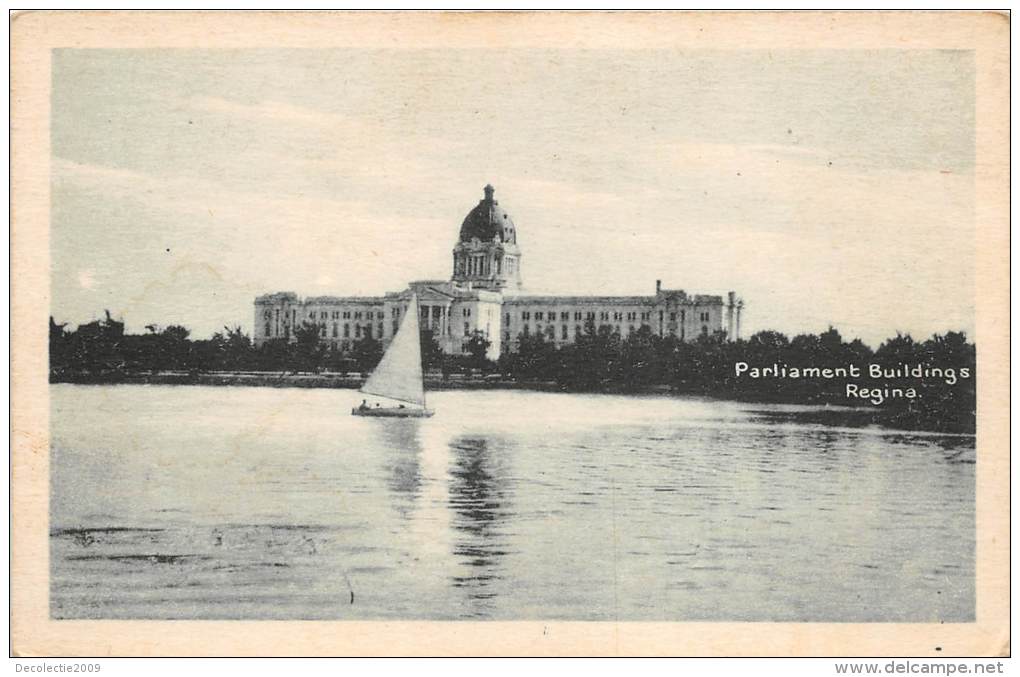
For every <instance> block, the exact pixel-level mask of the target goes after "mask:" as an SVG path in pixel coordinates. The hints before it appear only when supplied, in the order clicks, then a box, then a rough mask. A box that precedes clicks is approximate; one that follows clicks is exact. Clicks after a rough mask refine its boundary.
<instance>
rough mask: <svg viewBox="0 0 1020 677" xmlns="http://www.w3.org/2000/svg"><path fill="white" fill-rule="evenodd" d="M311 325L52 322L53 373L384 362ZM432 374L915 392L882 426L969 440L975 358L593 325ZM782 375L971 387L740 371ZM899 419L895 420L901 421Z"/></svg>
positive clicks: (483, 347) (905, 338) (474, 339)
mask: <svg viewBox="0 0 1020 677" xmlns="http://www.w3.org/2000/svg"><path fill="white" fill-rule="evenodd" d="M319 332H320V328H319V327H318V326H317V325H315V324H312V323H306V324H305V325H303V326H300V327H297V328H296V329H295V332H294V337H295V340H294V341H286V340H284V339H279V340H271V341H266V342H265V343H263V344H262V345H260V346H258V347H256V346H255V345H254V344H253V343H252V341H251V339H250V338H249V337H248V336H247V335H246V334H245V333H244V332H243V331H242V330H241V329H240V328H239V327H234V328H224V330H223V331H222V332H217V333H216V334H214V335H213V336H212V338H210V339H205V340H193V339H190V338H189V336H190V334H189V331H188V330H187V329H186V328H184V327H181V326H177V325H171V326H167V327H158V326H155V325H150V326H149V327H147V331H146V333H144V334H127V333H125V331H124V325H123V323H121V322H118V321H116V320H114V319H112V318H111V317H110V316H109V314H107V316H106V318H105V319H103V320H99V321H95V322H90V323H88V324H83V325H80V326H79V327H78V328H77V330H73V331H72V330H68V329H67V327H66V325H61V324H57V323H56V322H54V320H53V318H50V369H51V374H52V375H53V378H54V380H60V377H61V375H66V374H77V375H79V376H80V375H83V374H84V375H88V374H110V373H114V374H116V373H125V372H138V371H165V370H176V371H188V372H207V371H277V372H288V371H290V372H295V371H301V372H316V371H324V370H327V371H340V372H359V373H367V372H369V371H371V370H372V369H373V368H374V367H375V365H376V364H377V363H378V362H379V359H380V358H381V357H382V352H383V349H382V344H381V343H380V342H379V341H378V340H376V339H373V338H369V337H363V338H361V339H359V340H357V341H354V342H353V343H352V344H350V345H349V346H348V347H347V349H333V348H331V347H330V344H325V343H323V342H322V341H321V340H320V333H319ZM421 345H422V361H423V363H424V366H425V368H426V369H428V370H430V371H433V372H441V373H442V374H443V376H444V377H446V376H449V375H450V374H453V373H458V372H460V373H463V372H473V373H482V374H499V375H500V376H501V378H502V379H506V380H516V381H523V382H542V383H544V384H547V385H552V387H555V388H558V389H561V390H565V391H574V392H646V391H648V390H653V389H658V390H665V391H669V392H675V393H683V394H692V395H707V396H715V397H727V398H734V399H743V400H751V401H762V402H788V403H801V404H829V405H857V406H869V405H868V403H867V401H865V400H860V401H852V400H848V397H847V393H846V383H847V382H848V381H857V382H859V384H860V385H862V386H863V387H867V388H871V387H879V386H882V387H898V388H902V389H906V388H910V387H913V388H915V390H916V392H917V397H916V398H913V399H910V398H893V399H889V400H887V401H885V402H883V404H882V410H883V412H884V415H885V416H886V417H887V418H890V417H891V418H892V419H893V421H894V422H897V420H898V421H899V422H902V423H904V424H905V425H907V424H911V425H910V427H925V428H929V429H935V430H953V431H971V430H973V428H974V420H975V401H976V374H975V354H976V352H975V346H974V344H973V343H971V342H969V341H968V340H967V337H966V335H964V334H963V333H961V332H948V333H946V334H944V335H935V336H932V337H931V338H929V339H927V340H925V341H915V340H914V339H913V338H912V337H911V336H910V335H902V334H897V335H896V336H895V337H892V338H890V339H887V340H886V341H883V342H882V343H881V344H880V346H879V347H878V348H877V349H876V350H872V349H871V348H870V347H869V346H868V345H867V344H865V343H863V342H862V341H860V340H859V339H853V340H851V341H846V340H844V338H843V337H842V336H841V335H840V333H839V332H838V331H837V330H836V329H833V328H830V329H829V330H828V331H826V332H823V333H821V334H800V335H797V336H794V337H793V338H788V337H787V336H786V335H784V334H782V333H779V332H775V331H760V332H758V333H756V334H754V335H753V336H751V337H750V338H748V339H746V340H743V339H742V340H738V341H728V340H726V337H725V333H724V332H717V333H715V334H710V335H703V336H700V337H698V339H697V340H695V341H693V342H684V341H681V340H679V339H678V338H676V337H674V336H659V335H657V334H655V333H654V332H652V331H651V328H650V327H647V326H644V327H642V328H641V329H640V330H638V331H636V332H633V333H631V334H630V335H628V336H627V337H626V338H623V337H621V336H620V335H619V334H618V333H616V332H614V331H613V330H612V328H610V327H607V326H604V327H596V326H595V324H594V322H592V321H590V320H589V321H588V323H587V324H586V325H585V327H584V330H583V332H582V333H581V334H580V335H579V336H578V337H577V339H576V341H575V342H574V343H570V344H565V345H560V346H557V345H556V344H555V342H553V341H550V340H548V339H547V338H546V337H545V336H543V335H541V334H532V335H523V334H522V335H520V336H518V337H517V339H516V345H515V350H513V351H510V352H507V351H504V352H503V354H502V355H501V357H500V358H499V360H498V361H497V362H492V361H490V360H488V359H486V357H485V355H486V352H487V350H488V348H489V346H490V343H489V340H488V339H486V338H485V336H484V335H482V334H481V333H475V334H472V335H471V336H469V337H466V338H465V347H466V349H467V352H466V354H465V355H457V356H453V355H446V354H444V353H443V351H442V350H441V349H440V346H439V344H438V342H437V341H436V338H435V336H434V335H433V334H432V333H431V332H429V331H427V330H426V331H422V334H421ZM738 362H745V363H747V364H749V365H753V366H756V367H771V366H773V365H782V366H785V367H797V368H808V367H810V368H823V369H824V368H838V367H846V366H847V365H849V364H854V365H857V366H858V367H860V368H862V369H867V367H868V365H869V364H871V363H875V364H880V365H883V366H885V367H888V368H896V367H898V366H901V365H906V366H918V365H920V366H928V367H938V368H940V369H943V370H948V369H952V370H954V372H955V373H957V374H960V373H961V371H962V370H964V369H966V370H969V375H970V376H969V378H959V379H958V380H957V382H956V383H954V384H950V383H947V382H946V380H945V379H942V378H915V377H912V376H909V375H906V376H902V377H895V376H894V377H891V378H884V377H883V378H882V379H879V380H875V379H870V378H868V377H867V376H864V377H862V378H859V379H847V378H833V379H823V378H798V379H791V378H757V379H752V378H749V377H748V376H747V374H743V375H738V374H737V373H736V370H735V365H736V364H737V363H738ZM898 417H899V418H898Z"/></svg>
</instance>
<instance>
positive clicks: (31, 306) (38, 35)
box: [11, 11, 1009, 657]
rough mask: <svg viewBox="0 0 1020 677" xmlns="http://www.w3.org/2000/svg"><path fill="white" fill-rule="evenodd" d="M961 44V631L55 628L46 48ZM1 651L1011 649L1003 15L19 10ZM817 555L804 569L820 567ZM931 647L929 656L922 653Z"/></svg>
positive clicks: (885, 652) (630, 625)
mask: <svg viewBox="0 0 1020 677" xmlns="http://www.w3.org/2000/svg"><path fill="white" fill-rule="evenodd" d="M267 46H272V47H299V48H316V47H359V46H360V47H380V46H382V47H389V48H412V47H413V48H421V47H434V48H461V49H465V48H481V47H488V48H492V47H515V48H522V47H549V46H555V47H560V48H615V49H632V48H637V47H640V48H672V47H677V48H680V47H682V48H688V49H698V48H705V49H740V48H766V49H767V48H774V49H807V48H829V49H851V48H852V49H862V48H863V49H879V48H894V49H932V48H938V49H964V50H974V53H975V63H976V68H977V80H976V83H977V98H976V106H977V109H976V120H977V156H976V169H975V181H976V214H975V223H976V224H977V226H976V264H975V265H976V266H977V274H976V299H975V303H976V309H977V310H976V312H977V318H976V320H977V322H976V336H975V339H976V342H977V345H978V347H979V354H978V361H979V365H980V366H979V371H980V376H979V378H978V380H977V384H978V443H977V455H978V463H977V466H976V469H977V485H978V490H977V517H976V521H977V563H976V564H977V567H976V574H977V615H976V622H974V623H955V624H944V625H942V624H888V623H873V624H856V623H805V624H799V623H754V624H747V623H651V622H620V623H611V622H601V623H596V622H591V623H588V622H559V621H549V622H530V621H529V622H480V623H469V622H354V621H338V622H291V621H286V622H280V621H275V622H263V621H209V622H206V621H53V620H51V619H50V617H49V602H48V572H49V537H48V493H49V492H48V489H49V484H48V477H49V474H48V473H49V468H48V449H49V439H48V430H49V421H48V417H49V400H48V387H47V348H46V346H47V317H48V312H49V233H48V224H49V184H50V179H49V159H50V153H49V135H48V130H49V95H50V91H49V90H50V50H51V49H52V48H57V47H77V48H87V47H117V48H134V47H147V48H151V47H167V48H172V47H173V48H188V47H204V48H210V47H216V48H228V47H267ZM11 59H12V62H11V67H12V72H11V88H12V92H11V108H12V111H11V112H12V118H11V134H12V150H11V162H12V167H11V170H12V192H11V195H12V205H11V218H12V229H11V294H12V298H11V323H12V325H11V326H12V337H11V359H12V364H11V389H12V393H11V402H12V405H11V406H12V411H11V454H12V457H11V462H12V467H11V482H12V484H11V501H12V506H13V508H12V510H13V513H12V514H13V516H12V533H11V538H12V553H11V641H12V645H11V646H12V650H13V652H14V655H16V656H44V655H45V656H55V655H59V656H79V655H80V656H107V655H113V656H174V655H187V656H313V655H325V656H335V655H360V656H371V655H419V656H421V655H436V656H443V655H476V656H479V655H501V656H512V655H533V656H545V655H630V656H637V655H670V656H683V655H694V656H770V655H776V656H933V657H945V656H961V655H963V656H972V655H979V656H991V655H1000V656H1001V655H1008V653H1009V511H1008V506H1009V418H1008V417H1009V353H1008V350H1009V313H1008V308H1009V192H1008V190H1009V19H1008V17H1006V16H1004V15H1003V14H999V13H991V12H985V13H977V12H969V13H964V12H954V13H949V12H941V13H940V12H815V13H778V12H771V13H751V12H737V13H711V12H698V13H662V12H658V13H651V12H618V13H596V12H582V13H577V12H574V13H564V12H546V13H539V12H532V11H528V12H498V13H470V12H469V13H464V12H461V13H455V12H430V13H427V12H402V13H392V12H389V13H383V12H380V13H352V12H332V13H322V12H313V13H308V12H305V13H291V12H243V13H220V12H73V11H62V12H42V11H40V12H27V13H22V14H19V15H16V16H15V18H14V19H13V22H12V25H11ZM828 565H829V563H825V562H819V566H828ZM936 647H940V650H937V649H936Z"/></svg>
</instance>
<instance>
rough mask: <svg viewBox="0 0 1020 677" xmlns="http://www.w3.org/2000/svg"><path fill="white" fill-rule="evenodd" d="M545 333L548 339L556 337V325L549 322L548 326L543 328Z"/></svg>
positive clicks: (551, 339)
mask: <svg viewBox="0 0 1020 677" xmlns="http://www.w3.org/2000/svg"><path fill="white" fill-rule="evenodd" d="M545 335H546V336H548V337H549V340H550V341H553V340H555V339H556V327H554V326H553V325H551V324H550V325H549V326H548V327H546V328H545Z"/></svg>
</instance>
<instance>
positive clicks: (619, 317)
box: [613, 312, 623, 320]
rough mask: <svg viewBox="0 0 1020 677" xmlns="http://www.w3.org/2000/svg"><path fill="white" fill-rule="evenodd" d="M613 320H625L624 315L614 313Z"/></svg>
mask: <svg viewBox="0 0 1020 677" xmlns="http://www.w3.org/2000/svg"><path fill="white" fill-rule="evenodd" d="M613 319H614V320H622V319H623V313H621V312H615V313H613Z"/></svg>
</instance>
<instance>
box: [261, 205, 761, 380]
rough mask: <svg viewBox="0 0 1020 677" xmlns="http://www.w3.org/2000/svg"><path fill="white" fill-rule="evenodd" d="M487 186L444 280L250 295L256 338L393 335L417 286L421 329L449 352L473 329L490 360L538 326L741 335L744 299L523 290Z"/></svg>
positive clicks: (512, 245) (501, 212)
mask: <svg viewBox="0 0 1020 677" xmlns="http://www.w3.org/2000/svg"><path fill="white" fill-rule="evenodd" d="M494 193H495V191H494V189H493V188H492V186H486V187H485V191H484V198H483V199H482V200H481V201H480V202H479V203H478V205H477V206H476V207H475V208H474V209H472V210H471V211H470V212H469V213H468V215H467V217H465V219H464V222H463V223H462V224H461V227H460V235H459V237H458V238H457V243H456V244H455V245H454V248H453V275H452V276H451V278H450V279H449V280H419V281H416V282H411V283H410V284H409V285H408V288H407V289H404V290H403V291H399V292H389V293H387V294H384V295H383V296H313V297H308V298H304V299H302V298H300V297H298V295H297V294H295V293H293V292H277V293H274V294H266V295H263V296H259V297H258V298H256V299H255V318H254V319H255V328H254V332H253V337H254V340H255V344H256V345H262V344H263V343H265V342H266V341H271V340H280V339H282V340H287V341H293V340H296V339H295V336H294V329H295V328H296V327H301V326H302V325H305V324H313V325H315V326H316V327H317V328H318V330H319V338H320V341H322V342H323V343H324V344H328V345H330V346H331V347H332V348H334V349H337V350H346V349H349V348H350V347H351V345H352V344H353V343H354V342H355V341H358V340H360V339H362V338H365V337H370V338H374V339H378V340H381V341H382V342H383V345H386V344H387V343H388V342H389V341H390V339H392V338H393V335H394V333H396V331H397V328H398V327H399V326H400V319H401V317H402V316H403V315H404V313H406V312H407V304H408V302H409V301H410V298H411V294H412V293H417V295H418V303H419V307H420V308H419V311H420V313H421V328H422V329H423V330H429V331H431V332H432V333H433V336H434V337H435V339H436V340H437V341H438V343H439V345H440V346H441V347H442V349H443V351H444V352H446V353H449V354H460V353H463V352H465V350H466V345H467V341H468V339H470V337H471V336H472V335H473V334H474V333H475V332H480V333H482V334H483V335H484V336H485V337H486V338H487V339H488V340H489V342H490V346H489V354H488V356H489V358H490V359H493V360H495V359H497V358H498V357H499V356H500V354H501V353H503V352H512V351H514V350H516V347H517V339H518V337H519V336H522V335H523V336H528V335H534V334H542V335H544V336H545V337H546V338H547V339H548V340H549V341H552V342H554V343H555V344H556V345H558V346H559V345H564V344H568V343H572V342H573V341H575V340H576V339H577V337H578V336H579V335H580V334H581V333H582V332H584V330H585V326H586V325H587V324H588V322H589V321H591V322H593V323H594V324H595V326H596V327H609V328H610V330H611V331H614V332H616V333H618V334H619V335H620V336H621V338H624V339H626V338H627V336H629V335H630V334H632V333H634V332H636V331H639V330H640V329H641V327H643V326H647V327H649V328H650V330H651V331H652V332H653V333H655V334H658V335H660V336H676V337H677V338H679V339H680V340H683V341H693V340H695V339H697V337H698V336H701V335H707V334H713V333H715V332H719V331H723V332H725V333H726V336H727V338H728V339H729V340H735V339H737V338H739V336H740V314H741V310H742V308H743V305H744V304H743V301H742V300H741V299H739V298H738V297H737V295H736V294H735V293H734V292H729V293H728V294H727V295H726V297H725V298H724V297H722V296H712V295H705V294H687V293H686V292H685V291H684V290H682V289H663V288H662V285H661V282H659V281H656V283H655V294H649V295H647V296H533V295H528V294H527V293H526V292H525V291H524V287H523V285H522V282H521V280H522V278H521V250H520V248H519V247H518V245H517V227H516V226H515V225H514V223H513V220H512V219H511V218H510V215H509V214H508V213H507V212H506V210H505V209H504V208H503V207H501V206H500V205H499V202H498V201H497V200H495V198H494Z"/></svg>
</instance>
